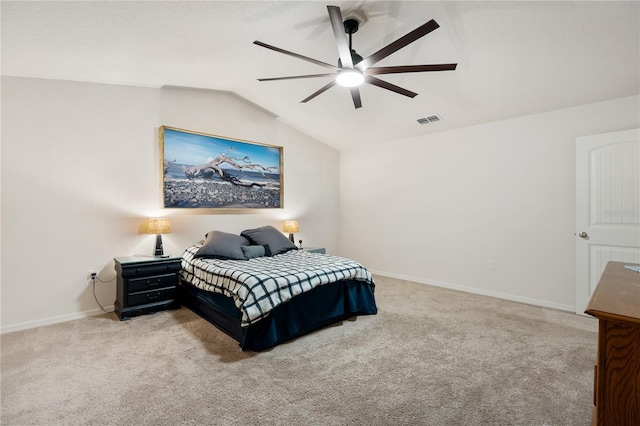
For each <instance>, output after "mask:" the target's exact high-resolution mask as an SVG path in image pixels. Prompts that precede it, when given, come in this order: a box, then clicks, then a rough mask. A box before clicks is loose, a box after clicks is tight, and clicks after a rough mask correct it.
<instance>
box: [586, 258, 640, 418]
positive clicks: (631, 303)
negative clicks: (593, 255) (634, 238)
mask: <svg viewBox="0 0 640 426" xmlns="http://www.w3.org/2000/svg"><path fill="white" fill-rule="evenodd" d="M625 265H632V266H640V265H637V264H632V263H623V262H609V263H608V264H607V267H606V268H605V270H604V272H603V273H602V278H600V282H599V283H598V286H597V287H596V289H595V291H594V292H593V295H592V296H591V300H590V301H589V304H588V305H587V309H586V311H585V312H586V313H587V314H589V315H593V316H594V317H596V318H598V319H599V321H600V322H599V328H598V353H597V356H596V365H595V373H594V401H593V402H594V405H595V408H594V410H593V419H592V422H591V424H592V425H607V426H615V425H625V426H626V425H640V273H637V272H634V271H631V270H629V269H626V268H625V267H624V266H625Z"/></svg>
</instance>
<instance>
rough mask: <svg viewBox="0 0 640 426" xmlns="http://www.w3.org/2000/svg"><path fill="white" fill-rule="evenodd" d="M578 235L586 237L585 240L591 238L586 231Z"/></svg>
mask: <svg viewBox="0 0 640 426" xmlns="http://www.w3.org/2000/svg"><path fill="white" fill-rule="evenodd" d="M578 237H580V238H584V239H585V240H586V239H587V238H589V235H588V234H587V233H586V232H581V233H579V234H578Z"/></svg>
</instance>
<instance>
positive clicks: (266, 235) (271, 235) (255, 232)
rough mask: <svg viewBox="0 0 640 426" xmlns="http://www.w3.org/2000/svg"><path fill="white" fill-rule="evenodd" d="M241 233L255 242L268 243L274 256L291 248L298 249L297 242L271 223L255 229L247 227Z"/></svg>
mask: <svg viewBox="0 0 640 426" xmlns="http://www.w3.org/2000/svg"><path fill="white" fill-rule="evenodd" d="M240 235H242V236H243V237H245V238H247V239H249V241H251V242H252V243H253V244H257V245H265V244H266V245H268V246H269V249H270V250H271V255H272V256H273V255H275V254H280V253H284V252H287V251H289V250H297V247H296V245H295V244H293V243H292V242H291V241H290V240H289V239H288V238H287V237H285V236H284V235H283V234H282V232H280V231H278V230H277V229H276V228H274V227H273V226H270V225H267V226H263V227H261V228H255V229H245V230H244V231H242V233H241V234H240Z"/></svg>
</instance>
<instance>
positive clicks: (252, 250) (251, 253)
mask: <svg viewBox="0 0 640 426" xmlns="http://www.w3.org/2000/svg"><path fill="white" fill-rule="evenodd" d="M268 248H269V246H242V251H243V252H244V257H246V258H247V259H253V258H254V257H262V256H265V255H266V254H267V250H265V249H268Z"/></svg>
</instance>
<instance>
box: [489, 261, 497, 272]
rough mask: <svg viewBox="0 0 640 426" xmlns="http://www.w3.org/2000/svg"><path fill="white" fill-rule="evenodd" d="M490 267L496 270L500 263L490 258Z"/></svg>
mask: <svg viewBox="0 0 640 426" xmlns="http://www.w3.org/2000/svg"><path fill="white" fill-rule="evenodd" d="M489 269H490V270H491V271H495V270H496V269H498V263H497V262H496V261H495V260H490V261H489Z"/></svg>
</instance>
